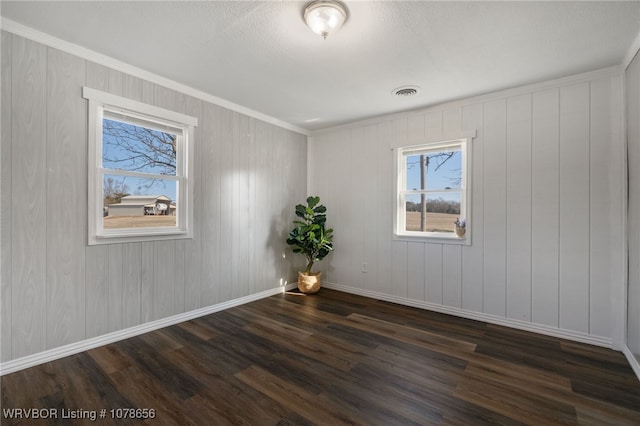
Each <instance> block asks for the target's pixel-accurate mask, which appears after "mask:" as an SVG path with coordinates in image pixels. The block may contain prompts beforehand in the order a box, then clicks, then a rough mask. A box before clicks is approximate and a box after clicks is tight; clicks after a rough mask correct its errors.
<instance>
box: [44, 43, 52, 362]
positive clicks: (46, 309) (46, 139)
mask: <svg viewBox="0 0 640 426" xmlns="http://www.w3.org/2000/svg"><path fill="white" fill-rule="evenodd" d="M50 49H51V48H50V47H47V48H46V49H45V53H44V64H45V78H44V96H45V102H44V117H45V123H44V125H45V132H44V177H45V183H44V191H45V203H44V216H45V220H44V246H45V269H44V294H45V296H44V321H45V324H44V347H45V348H46V349H50V348H49V344H48V342H49V327H47V326H46V323H47V319H48V318H49V303H48V302H49V267H50V265H49V256H48V255H47V247H49V232H48V229H47V220H46V217H47V207H48V206H47V204H48V203H47V202H46V199H47V195H48V193H49V179H48V178H47V177H48V173H49V155H48V153H49V142H50V140H49V132H48V123H49V108H48V102H47V98H48V96H49V50H50Z"/></svg>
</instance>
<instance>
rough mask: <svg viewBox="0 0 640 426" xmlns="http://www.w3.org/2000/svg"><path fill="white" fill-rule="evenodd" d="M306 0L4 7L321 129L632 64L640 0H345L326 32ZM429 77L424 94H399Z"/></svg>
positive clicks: (24, 19)
mask: <svg viewBox="0 0 640 426" xmlns="http://www.w3.org/2000/svg"><path fill="white" fill-rule="evenodd" d="M306 3H307V2H289V1H258V2H252V1H233V2H219V1H215V2H213V1H209V2H189V1H176V2H166V1H165V2H148V1H144V2H113V1H107V2H95V1H89V2H56V1H45V2H31V1H28V2H11V1H2V3H1V4H0V13H1V14H2V16H3V17H5V18H7V19H9V20H11V21H14V22H16V23H19V24H23V25H25V26H27V27H31V28H33V29H36V30H39V31H41V32H44V33H47V34H50V35H52V36H54V37H57V38H60V39H62V40H65V41H68V42H71V43H74V44H77V45H80V46H83V47H86V48H88V49H91V50H94V51H96V52H99V53H102V54H104V55H107V56H110V57H112V58H115V59H118V60H120V61H123V62H126V63H129V64H131V65H134V66H136V67H139V68H142V69H144V70H147V71H150V72H152V73H155V74H158V75H160V76H163V77H166V78H169V79H172V80H175V81H177V82H179V83H182V84H185V85H187V86H190V87H193V88H195V89H198V90H200V91H203V92H206V93H208V94H211V95H213V96H216V97H218V98H222V99H226V100H228V101H230V102H233V103H236V104H239V105H242V106H244V107H246V108H249V109H252V110H255V111H258V112H260V113H263V114H266V115H269V116H271V117H274V118H277V119H279V120H282V121H284V122H287V123H291V124H293V125H296V126H298V127H301V128H305V129H309V130H316V129H322V128H326V127H331V126H335V125H338V124H343V123H347V122H351V121H355V120H359V119H363V118H368V117H373V116H378V115H383V114H387V113H392V112H398V111H402V110H408V109H414V108H419V107H424V106H429V105H434V104H437V103H441V102H445V101H450V100H455V99H460V98H464V97H469V96H473V95H479V94H483V93H488V92H492V91H495V90H499V89H504V88H510V87H514V86H518V85H522V84H527V83H534V82H539V81H544V80H548V79H552V78H558V77H563V76H567V75H572V74H576V73H580V72H584V71H591V70H595V69H599V68H604V67H608V66H613V65H619V64H621V63H622V61H623V59H624V57H625V55H626V54H627V52H628V50H629V48H630V46H631V45H632V43H633V41H634V39H635V38H636V36H637V35H638V32H639V30H640V2H635V1H633V2H616V1H604V2H550V1H546V2H453V1H449V2H431V1H413V2H400V1H398V2H391V1H386V2H368V1H346V2H344V3H345V4H346V6H347V9H348V10H349V14H350V16H349V18H348V20H347V22H346V24H345V26H344V27H343V28H342V29H341V30H340V31H338V32H337V33H335V34H333V35H331V36H330V37H329V38H328V39H327V40H323V39H322V38H321V37H319V36H317V35H316V34H314V33H312V32H311V31H310V30H309V29H308V28H307V27H306V26H305V24H304V22H303V20H302V13H303V9H304V6H305V4H306ZM403 85H416V86H420V87H421V88H422V92H421V93H420V94H419V95H418V96H414V97H404V98H401V97H396V96H393V95H392V94H391V92H392V90H393V89H394V88H396V87H398V86H403Z"/></svg>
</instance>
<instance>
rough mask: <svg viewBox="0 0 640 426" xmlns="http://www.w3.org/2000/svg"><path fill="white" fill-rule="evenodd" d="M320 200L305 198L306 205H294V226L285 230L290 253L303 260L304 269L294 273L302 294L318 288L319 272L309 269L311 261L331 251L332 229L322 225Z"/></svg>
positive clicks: (316, 290)
mask: <svg viewBox="0 0 640 426" xmlns="http://www.w3.org/2000/svg"><path fill="white" fill-rule="evenodd" d="M319 203H320V197H315V196H311V197H308V198H307V205H306V206H305V205H303V204H298V205H297V206H296V216H297V217H298V219H296V220H294V221H293V223H294V224H295V228H293V229H292V230H291V232H289V237H288V238H287V244H289V245H290V246H293V252H294V253H300V254H302V255H303V256H304V257H305V258H306V259H307V267H306V269H305V270H304V272H298V289H300V291H301V292H303V293H317V292H318V290H320V275H321V273H320V272H312V271H311V268H313V264H314V262H319V261H321V260H322V259H324V257H325V256H326V255H328V254H329V252H331V251H333V229H331V228H328V229H327V228H326V227H325V224H326V221H327V213H326V212H327V208H326V207H325V206H323V205H322V204H319Z"/></svg>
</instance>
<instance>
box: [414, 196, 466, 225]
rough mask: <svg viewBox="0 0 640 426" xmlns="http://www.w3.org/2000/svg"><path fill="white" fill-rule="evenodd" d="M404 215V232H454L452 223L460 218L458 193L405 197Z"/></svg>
mask: <svg viewBox="0 0 640 426" xmlns="http://www.w3.org/2000/svg"><path fill="white" fill-rule="evenodd" d="M423 203H424V214H423V213H422V212H423ZM405 214H406V220H405V224H406V225H405V231H418V232H420V231H421V232H455V225H454V222H455V220H456V219H457V218H458V217H460V193H459V192H454V193H452V192H442V193H438V192H434V193H430V194H425V195H420V194H411V195H407V197H406V212H405Z"/></svg>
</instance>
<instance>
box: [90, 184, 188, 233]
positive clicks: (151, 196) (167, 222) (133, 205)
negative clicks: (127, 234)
mask: <svg viewBox="0 0 640 426" xmlns="http://www.w3.org/2000/svg"><path fill="white" fill-rule="evenodd" d="M176 189H177V182H175V181H171V180H166V179H141V178H136V177H130V176H118V175H105V176H104V178H103V227H104V229H120V228H157V227H167V226H176V208H177V202H176V193H177V191H176Z"/></svg>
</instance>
